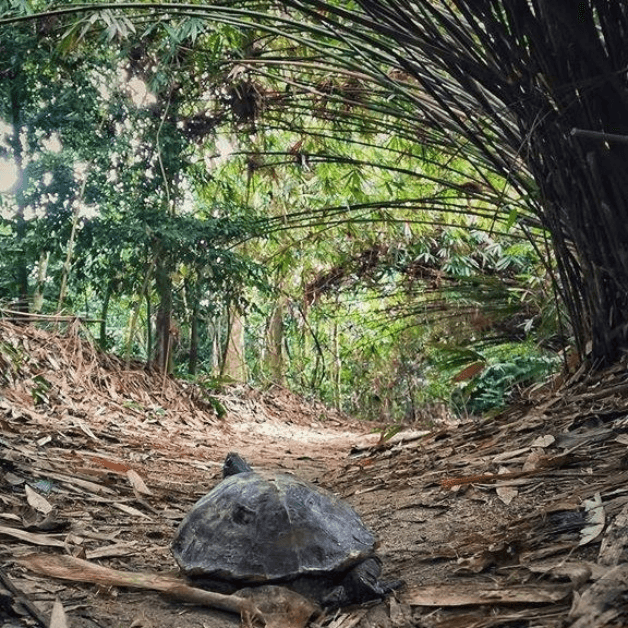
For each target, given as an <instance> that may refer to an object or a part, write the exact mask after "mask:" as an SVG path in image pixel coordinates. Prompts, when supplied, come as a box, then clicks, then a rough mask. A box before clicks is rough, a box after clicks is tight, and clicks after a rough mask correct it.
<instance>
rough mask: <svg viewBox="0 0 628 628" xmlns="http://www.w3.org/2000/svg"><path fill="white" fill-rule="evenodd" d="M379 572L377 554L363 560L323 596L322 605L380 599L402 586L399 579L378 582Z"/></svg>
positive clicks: (341, 604)
mask: <svg viewBox="0 0 628 628" xmlns="http://www.w3.org/2000/svg"><path fill="white" fill-rule="evenodd" d="M381 573H382V561H381V560H380V559H379V558H378V557H377V556H371V557H370V558H367V559H366V560H363V561H362V562H361V563H358V564H357V565H356V566H355V567H353V569H351V570H349V571H348V572H347V573H346V574H345V576H344V578H343V579H342V582H341V583H340V584H339V585H338V586H337V587H335V588H333V589H332V590H331V591H330V592H329V593H328V594H327V595H325V596H324V597H323V599H322V603H323V606H326V607H338V606H346V605H348V604H363V603H364V602H371V601H373V600H381V599H383V598H385V597H386V595H388V594H389V593H390V592H391V591H393V590H395V589H398V588H399V587H401V586H403V582H402V581H400V580H397V581H394V582H380V581H379V580H378V578H379V576H380V574H381Z"/></svg>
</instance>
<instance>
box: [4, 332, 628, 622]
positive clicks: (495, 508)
mask: <svg viewBox="0 0 628 628" xmlns="http://www.w3.org/2000/svg"><path fill="white" fill-rule="evenodd" d="M0 367H1V371H0V372H1V373H2V375H1V376H0V377H2V379H1V380H0V381H1V382H2V383H3V388H2V390H1V391H0V392H1V397H0V487H1V488H0V505H1V508H0V561H1V564H2V565H4V567H1V568H0V575H1V576H2V580H1V581H0V628H2V627H7V628H8V627H9V626H35V625H48V620H49V617H50V615H51V613H52V612H53V605H54V604H55V601H57V611H56V613H57V615H56V618H57V621H61V622H65V623H57V624H56V625H57V626H63V625H69V626H72V627H73V628H94V627H103V628H105V627H106V628H114V627H115V628H117V627H121V626H125V627H136V628H137V627H146V628H148V627H152V628H161V627H169V626H176V627H179V628H193V627H195V628H196V627H198V628H217V627H219V626H239V625H241V623H240V622H241V620H240V617H238V616H237V615H235V614H231V613H226V612H221V611H216V610H214V609H212V608H206V607H202V606H199V605H194V604H190V603H187V602H182V601H180V600H177V599H172V598H169V597H165V596H162V595H161V594H159V593H157V592H154V591H148V590H135V589H133V588H129V587H118V586H115V587H114V586H103V585H102V583H101V584H100V585H97V584H94V583H92V582H77V581H69V580H61V579H58V578H53V577H50V576H43V575H41V574H38V573H36V572H34V571H33V570H32V569H29V568H27V567H25V566H24V565H25V564H26V563H25V562H24V560H23V559H24V557H25V556H28V555H30V554H33V553H37V554H38V555H39V556H40V557H41V556H42V555H43V556H44V557H54V556H59V555H66V556H75V557H79V558H82V559H86V560H87V561H89V562H90V563H94V564H99V565H101V566H106V567H111V568H114V569H117V570H121V571H124V572H134V573H138V574H146V573H160V574H173V575H176V574H177V568H176V564H175V562H174V559H173V558H172V556H171V554H170V551H169V543H170V540H171V538H172V535H173V532H174V530H175V528H176V526H177V525H178V522H179V521H180V520H181V519H182V517H183V516H184V515H185V513H186V512H187V511H188V510H189V509H190V507H191V506H192V505H193V504H194V502H195V501H196V500H197V499H198V498H199V497H201V496H202V495H203V494H205V493H206V492H207V491H208V490H209V489H210V488H211V487H213V486H214V485H215V484H216V483H217V482H218V481H219V480H220V473H221V466H222V462H223V460H224V457H225V455H226V453H227V452H229V451H233V450H236V451H238V452H240V453H241V454H242V455H243V456H245V457H246V458H247V459H248V460H249V461H250V462H251V464H252V465H254V466H255V467H258V468H263V469H280V470H287V471H290V472H292V473H295V474H297V475H299V476H300V477H303V478H305V479H307V480H309V481H311V482H314V483H315V484H318V485H320V486H324V487H326V488H328V489H330V490H332V491H334V492H336V493H338V494H339V495H341V496H343V497H344V498H346V499H347V500H348V501H349V502H350V503H351V504H352V505H353V506H354V507H355V508H356V510H358V512H359V513H360V514H361V515H362V517H363V519H364V521H365V522H366V524H367V525H368V526H369V527H370V528H371V529H373V530H374V531H375V533H376V534H377V536H378V538H379V541H380V544H379V548H378V553H379V555H380V556H381V558H382V560H383V564H384V577H385V578H386V579H399V578H400V579H403V580H404V581H405V583H406V585H405V587H404V588H403V589H402V590H400V591H399V592H398V593H397V594H396V595H395V596H392V597H391V598H390V599H389V600H387V601H385V602H382V603H380V604H375V605H370V606H366V607H355V608H349V609H343V610H342V611H339V612H336V613H332V614H329V615H326V616H322V617H318V618H316V619H312V624H311V625H316V626H319V627H322V626H333V628H350V627H352V626H362V627H366V626H373V627H374V626H378V627H380V628H385V627H396V628H403V627H406V626H424V627H432V626H434V627H442V628H445V627H448V628H449V627H451V628H454V627H462V626H465V627H466V626H474V627H480V626H482V627H483V626H526V627H528V626H529V627H530V628H531V627H532V626H548V627H549V626H552V627H554V626H556V627H558V626H576V627H578V628H584V627H585V626H587V627H589V626H596V627H602V626H624V625H628V611H627V607H626V604H625V594H626V590H628V566H627V562H626V549H625V548H626V545H627V544H628V525H627V523H628V488H626V480H627V479H628V462H627V461H628V453H627V450H626V446H627V445H628V433H627V432H628V420H627V416H628V383H627V380H626V376H625V369H624V368H623V367H617V368H616V369H614V370H612V371H607V372H605V373H603V374H599V375H595V376H593V375H591V374H589V373H586V372H585V371H584V369H583V370H582V371H581V372H579V373H576V374H573V375H572V376H571V378H570V379H569V380H562V381H555V382H554V383H553V387H549V386H548V387H546V388H545V389H542V390H535V391H529V392H528V396H527V398H526V399H521V400H520V401H519V404H518V405H517V406H516V407H512V408H511V409H509V411H507V412H505V413H503V414H502V415H500V416H498V417H494V418H492V419H476V420H469V421H466V422H463V423H454V422H449V423H443V422H435V423H434V424H433V425H407V426H402V429H401V430H400V431H399V432H398V433H397V434H396V435H395V436H394V437H393V438H391V439H389V440H386V441H382V439H381V429H382V428H383V427H386V426H382V425H373V424H365V423H362V422H359V421H356V420H353V419H351V418H350V417H347V416H344V415H342V414H341V413H339V412H337V411H335V410H331V409H329V408H326V407H324V406H323V405H321V404H319V403H313V402H307V401H305V400H303V399H302V398H299V397H297V396H296V395H293V394H292V393H290V392H288V391H287V390H285V389H283V388H280V387H272V388H270V389H268V390H265V391H256V390H253V389H250V388H248V387H245V386H240V387H237V386H234V387H231V388H229V389H226V390H224V391H222V392H221V393H216V392H212V393H211V395H210V394H209V393H207V392H204V391H203V390H202V388H199V387H196V386H190V385H187V384H185V383H182V382H178V381H175V380H173V379H171V378H164V377H163V376H162V375H161V374H159V373H153V372H150V371H147V370H146V369H144V368H142V366H141V365H139V364H127V363H125V362H124V361H123V360H120V359H119V358H114V357H111V356H105V355H102V354H100V353H98V352H97V351H96V350H95V348H94V347H93V345H92V344H91V343H90V342H89V341H88V340H86V334H85V332H84V330H83V329H82V328H81V326H80V324H79V323H75V324H74V325H73V326H71V327H69V328H68V329H67V330H64V331H63V333H61V332H55V333H52V332H48V331H44V330H42V329H37V328H35V327H27V326H23V327H16V326H13V325H11V324H9V323H0ZM210 396H211V398H210ZM216 408H219V409H220V410H223V409H224V411H225V414H224V415H222V412H220V414H221V416H220V417H219V416H218V414H217V412H216ZM377 430H380V431H377ZM77 579H78V578H77ZM3 584H4V587H3V586H2V585H3ZM3 588H4V589H5V590H4V592H3ZM29 605H30V607H31V610H30V611H29V610H28V608H27V607H29ZM59 609H61V610H59ZM58 617H62V619H61V620H58ZM38 622H39V623H38Z"/></svg>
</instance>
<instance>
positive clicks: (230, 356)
mask: <svg viewBox="0 0 628 628" xmlns="http://www.w3.org/2000/svg"><path fill="white" fill-rule="evenodd" d="M246 370H247V369H246V361H245V357H244V322H243V319H242V315H241V314H240V313H239V312H237V311H236V309H235V307H233V306H232V307H231V308H230V309H229V326H228V334H227V340H226V344H225V353H224V359H223V364H222V373H221V375H222V376H223V377H228V378H229V379H232V380H234V381H236V382H244V381H246Z"/></svg>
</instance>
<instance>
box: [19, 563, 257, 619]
mask: <svg viewBox="0 0 628 628" xmlns="http://www.w3.org/2000/svg"><path fill="white" fill-rule="evenodd" d="M15 563H16V564H18V565H21V566H22V567H26V568H27V569H30V570H31V571H33V572H35V573H38V574H40V575H43V576H50V577H52V578H61V579H63V580H72V581H74V582H92V583H94V584H99V585H103V586H109V587H132V588H134V589H150V590H153V591H160V592H161V593H165V594H166V595H169V596H172V597H174V598H177V599H179V600H185V601H186V602H193V603H194V604H200V605H202V606H211V607H213V608H219V609H221V610H224V611H230V612H232V613H239V614H240V616H241V617H242V618H243V620H244V621H246V622H247V623H248V622H250V621H251V618H256V617H257V618H261V613H260V612H259V611H258V609H257V608H256V606H255V604H254V603H253V602H252V600H250V599H246V598H243V597H239V596H237V595H223V594H222V593H215V592H214V591H205V590H204V589H197V588H195V587H191V586H189V585H187V584H185V583H184V582H182V581H181V580H179V579H177V578H174V577H170V576H160V575H158V574H147V573H133V572H126V571H118V570H117V569H109V568H108V567H101V566H100V565H95V564H94V563H90V562H89V561H87V560H83V559H82V558H75V557H73V556H65V555H64V556H61V555H56V554H49V555H45V554H28V555H27V556H22V557H20V558H18V559H16V560H15Z"/></svg>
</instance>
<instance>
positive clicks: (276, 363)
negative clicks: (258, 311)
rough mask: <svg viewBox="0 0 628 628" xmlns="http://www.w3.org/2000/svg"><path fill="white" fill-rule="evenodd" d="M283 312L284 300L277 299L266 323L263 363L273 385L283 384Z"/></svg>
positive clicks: (282, 298)
mask: <svg viewBox="0 0 628 628" xmlns="http://www.w3.org/2000/svg"><path fill="white" fill-rule="evenodd" d="M284 311H285V298H284V297H279V299H278V300H277V301H276V302H275V306H274V308H273V311H272V313H271V315H270V319H269V321H268V330H267V332H266V351H265V353H266V356H265V360H264V361H265V362H266V367H267V369H268V372H269V373H270V378H271V381H272V382H273V383H275V384H280V385H282V386H283V385H284V383H285V364H284V354H283V341H284V329H283V317H284Z"/></svg>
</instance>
